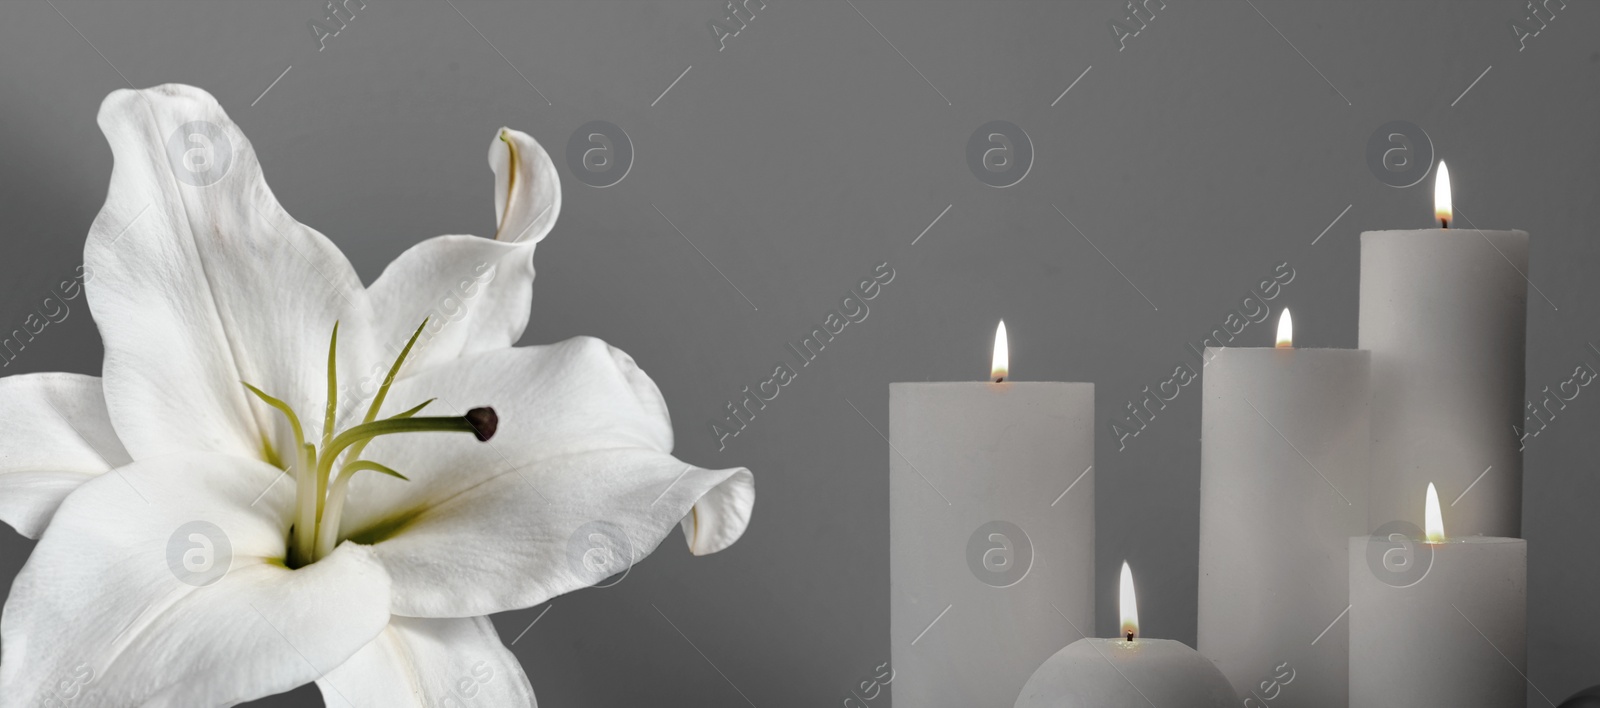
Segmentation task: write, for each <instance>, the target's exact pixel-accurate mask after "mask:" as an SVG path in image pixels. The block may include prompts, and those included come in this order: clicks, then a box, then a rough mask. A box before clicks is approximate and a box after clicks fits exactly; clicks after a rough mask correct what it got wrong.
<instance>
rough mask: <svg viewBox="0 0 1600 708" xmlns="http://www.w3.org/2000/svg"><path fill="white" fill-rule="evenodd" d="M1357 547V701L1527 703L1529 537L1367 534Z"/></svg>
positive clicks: (1467, 707) (1353, 630) (1466, 706)
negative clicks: (1431, 538) (1437, 538)
mask: <svg viewBox="0 0 1600 708" xmlns="http://www.w3.org/2000/svg"><path fill="white" fill-rule="evenodd" d="M1452 518H1454V517H1452ZM1391 539H1393V540H1391ZM1349 554H1350V555H1349V558H1350V603H1351V607H1350V706H1351V708H1381V707H1383V706H1406V708H1521V707H1522V706H1526V705H1527V687H1526V686H1527V684H1526V681H1525V679H1524V678H1523V677H1524V676H1525V675H1526V674H1527V665H1528V659H1527V583H1528V574H1527V565H1528V544H1527V542H1526V541H1523V540H1521V539H1515V538H1495V537H1485V536H1474V537H1468V538H1461V539H1451V540H1449V541H1445V542H1443V543H1437V544H1429V543H1422V542H1420V541H1414V540H1409V539H1405V540H1402V539H1399V538H1398V537H1397V536H1392V537H1382V536H1373V537H1368V536H1361V537H1357V538H1352V539H1350V551H1349ZM1430 556H1431V557H1430Z"/></svg>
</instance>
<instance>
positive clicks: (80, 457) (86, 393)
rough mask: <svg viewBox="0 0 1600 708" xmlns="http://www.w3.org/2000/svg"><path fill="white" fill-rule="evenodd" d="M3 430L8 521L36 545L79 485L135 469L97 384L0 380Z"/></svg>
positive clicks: (0, 499) (77, 378)
mask: <svg viewBox="0 0 1600 708" xmlns="http://www.w3.org/2000/svg"><path fill="white" fill-rule="evenodd" d="M0 430H4V431H6V435H7V437H5V438H4V439H3V440H0V520H3V521H5V522H6V523H8V524H11V526H12V528H15V529H16V530H17V533H20V534H22V535H24V536H27V537H28V538H38V537H39V534H41V533H44V528H45V525H46V524H48V523H50V517H51V515H53V514H55V512H56V507H58V506H60V505H61V500H62V499H65V498H66V496H67V494H69V493H71V492H72V490H74V489H77V488H78V485H80V484H83V483H84V482H85V481H87V480H89V479H92V478H93V477H95V476H96V475H100V474H104V473H105V472H106V471H108V470H110V469H111V468H113V467H118V466H121V465H125V464H127V463H129V462H130V461H131V460H130V458H129V457H128V452H127V451H126V450H124V449H122V442H121V441H119V440H117V434H116V432H115V431H113V430H112V429H111V419H110V418H109V417H108V416H107V415H106V401H105V397H104V396H103V395H102V394H101V392H100V379H99V378H97V377H94V376H84V375H82V374H58V373H49V374H22V375H19V376H8V377H6V378H3V379H0Z"/></svg>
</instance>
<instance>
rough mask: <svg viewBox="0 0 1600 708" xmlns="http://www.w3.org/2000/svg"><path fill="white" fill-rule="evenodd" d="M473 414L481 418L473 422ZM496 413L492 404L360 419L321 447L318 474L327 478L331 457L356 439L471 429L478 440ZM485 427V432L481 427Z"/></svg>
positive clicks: (492, 424) (490, 431)
mask: <svg viewBox="0 0 1600 708" xmlns="http://www.w3.org/2000/svg"><path fill="white" fill-rule="evenodd" d="M474 417H476V418H479V419H481V420H482V421H488V422H487V425H485V423H484V422H479V423H477V424H474V423H473V421H472V419H473V418H474ZM497 422H498V417H497V416H495V413H494V409H493V408H474V409H472V410H470V411H468V412H467V415H464V416H449V417H444V416H438V417H426V418H387V419H384V420H376V421H373V422H371V423H362V424H361V425H358V426H356V427H354V428H351V429H349V430H346V431H344V432H342V433H339V434H338V435H336V436H334V438H333V441H332V442H329V443H328V447H327V448H326V449H324V450H323V451H322V462H321V463H320V464H319V465H318V468H317V476H318V477H319V478H326V477H327V475H328V472H329V470H331V469H333V461H334V459H336V458H338V457H339V453H341V452H344V449H345V448H347V447H350V446H351V445H354V444H356V443H358V442H363V441H366V440H371V439H373V438H375V437H378V436H380V435H394V434H396V433H472V434H473V435H474V436H475V437H477V438H478V440H480V441H484V440H488V439H489V437H490V436H492V435H494V427H495V423H497ZM485 427H487V432H484V431H483V430H481V429H482V428H485Z"/></svg>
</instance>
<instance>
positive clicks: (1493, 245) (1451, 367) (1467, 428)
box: [1360, 228, 1528, 538]
mask: <svg viewBox="0 0 1600 708" xmlns="http://www.w3.org/2000/svg"><path fill="white" fill-rule="evenodd" d="M1527 272H1528V233H1527V232H1526V231H1478V230H1475V229H1459V228H1457V229H1422V230H1415V231H1368V232H1366V233H1363V234H1361V325H1360V346H1361V348H1362V349H1366V350H1369V351H1371V352H1372V469H1373V486H1372V511H1371V518H1370V522H1371V526H1372V528H1370V529H1368V530H1369V531H1371V530H1373V529H1375V528H1377V527H1379V526H1381V525H1383V524H1384V523H1387V522H1389V521H1395V520H1403V521H1406V522H1409V523H1410V524H1412V525H1413V526H1415V527H1417V528H1421V527H1422V509H1423V491H1424V490H1425V489H1427V486H1428V483H1429V482H1433V483H1435V484H1436V485H1438V489H1439V498H1440V499H1442V500H1444V501H1445V502H1446V503H1452V502H1451V500H1456V499H1458V498H1459V501H1456V502H1453V503H1452V506H1451V510H1450V518H1451V524H1450V532H1451V534H1453V535H1459V536H1476V535H1482V536H1505V537H1511V538H1516V537H1519V536H1521V535H1522V453H1521V452H1519V448H1520V447H1521V443H1520V441H1519V440H1518V435H1517V432H1516V431H1517V430H1518V429H1521V428H1522V427H1523V407H1524V404H1525V402H1526V401H1525V399H1524V397H1523V378H1524V375H1525V372H1524V369H1523V364H1524V357H1525V350H1526V348H1527V310H1528V281H1527V279H1526V277H1525V274H1526V273H1527ZM1474 481H1476V484H1474ZM1468 487H1471V488H1472V493H1471V494H1467V495H1465V496H1462V494H1463V492H1465V491H1466V490H1467V488H1468Z"/></svg>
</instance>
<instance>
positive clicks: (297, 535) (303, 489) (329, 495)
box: [241, 320, 499, 568]
mask: <svg viewBox="0 0 1600 708" xmlns="http://www.w3.org/2000/svg"><path fill="white" fill-rule="evenodd" d="M427 325H428V321H427V320H423V321H422V325H420V326H418V327H417V330H416V331H415V332H413V333H412V334H411V339H410V340H408V341H407V342H406V346H405V348H404V349H402V350H401V351H400V356H399V357H397V358H396V359H395V362H394V364H393V365H392V366H390V367H389V373H388V375H387V376H386V377H384V380H383V385H382V387H380V388H379V389H378V393H377V395H376V396H374V398H373V401H372V404H371V405H370V406H369V407H368V408H367V414H366V417H365V419H364V420H363V421H362V422H361V423H360V424H359V425H356V426H355V427H353V428H350V429H349V430H345V431H343V432H337V433H336V432H335V431H334V424H335V422H336V418H337V412H338V405H339V404H338V395H339V373H338V351H339V324H338V323H337V322H335V323H334V325H333V334H332V336H330V337H329V340H328V401H327V409H326V413H325V416H324V418H323V424H322V445H321V448H320V449H321V454H320V455H319V454H318V449H319V448H318V446H317V445H313V444H311V443H307V442H306V441H305V429H304V428H303V427H302V426H301V424H300V418H299V416H297V415H295V412H294V409H293V408H291V407H290V406H289V404H287V403H284V402H283V401H282V400H279V399H277V398H274V397H272V396H270V395H268V394H267V393H266V392H265V391H262V390H261V389H259V388H256V387H255V386H252V385H250V384H249V383H246V382H241V383H244V386H245V388H246V389H248V390H249V391H250V393H252V394H253V395H255V396H256V397H257V398H260V399H261V400H262V401H263V402H265V403H266V404H267V405H269V406H271V407H273V408H275V409H277V410H278V411H279V412H281V413H283V415H284V417H285V418H287V419H288V421H289V427H290V428H291V429H292V430H293V432H294V442H295V447H294V450H295V455H294V460H293V464H292V468H293V470H294V479H295V521H294V525H293V529H294V531H293V533H292V534H291V538H290V539H289V541H290V548H289V552H288V558H286V559H285V561H286V565H287V566H288V567H290V568H299V567H303V566H305V565H308V564H310V563H313V562H315V561H316V560H317V559H319V558H322V557H323V556H326V555H328V554H329V553H331V552H333V547H334V546H335V545H337V544H338V541H339V530H340V520H341V518H342V516H343V512H344V502H345V498H346V496H347V495H348V494H349V489H350V479H351V478H352V477H354V476H355V474H356V473H357V472H363V471H372V472H381V473H383V474H386V475H389V476H392V477H396V478H398V479H400V480H403V481H410V480H408V479H407V478H406V476H405V475H402V474H400V473H399V472H396V471H394V470H393V469H390V468H389V467H387V466H385V465H382V464H379V463H377V462H373V461H371V460H363V459H361V453H362V452H363V451H365V449H366V447H367V444H368V443H370V442H372V440H373V439H374V438H377V437H380V436H383V435H393V434H396V433H429V432H448V433H472V435H473V437H476V438H477V439H478V440H480V441H485V440H488V439H489V438H490V437H492V436H494V433H495V429H496V428H497V427H498V426H499V417H498V416H497V415H495V412H494V409H493V408H488V407H482V408H474V409H472V410H469V411H467V413H466V414H465V415H461V416H429V417H417V414H418V413H420V412H422V409H423V408H426V407H428V405H429V404H431V403H433V402H434V401H435V400H437V399H433V398H430V399H428V400H426V401H423V402H422V403H420V404H418V405H416V406H414V407H412V408H409V409H406V410H404V411H401V412H400V413H396V414H394V415H392V416H389V417H388V418H384V419H383V420H377V416H378V413H379V412H380V409H381V408H382V407H383V402H384V399H385V398H386V397H387V396H388V393H389V389H390V387H391V386H392V385H393V384H394V381H395V378H397V377H398V376H399V373H400V369H401V367H402V366H403V365H404V364H405V361H406V358H407V357H408V356H409V355H410V353H411V349H412V348H413V347H414V346H415V345H416V343H417V340H418V339H419V338H420V337H421V336H422V331H423V329H425V328H426V327H427ZM263 450H264V451H266V452H264V453H263V454H264V456H266V457H267V458H268V459H272V458H275V457H277V455H276V454H275V453H273V452H272V446H271V444H270V442H263ZM346 451H348V453H349V454H345V453H346ZM341 456H343V457H344V459H345V461H344V463H343V464H342V465H341V466H340V467H339V472H338V474H332V471H333V467H334V464H335V463H336V462H337V461H338V460H339V458H340V457H341ZM330 477H331V479H330Z"/></svg>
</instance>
